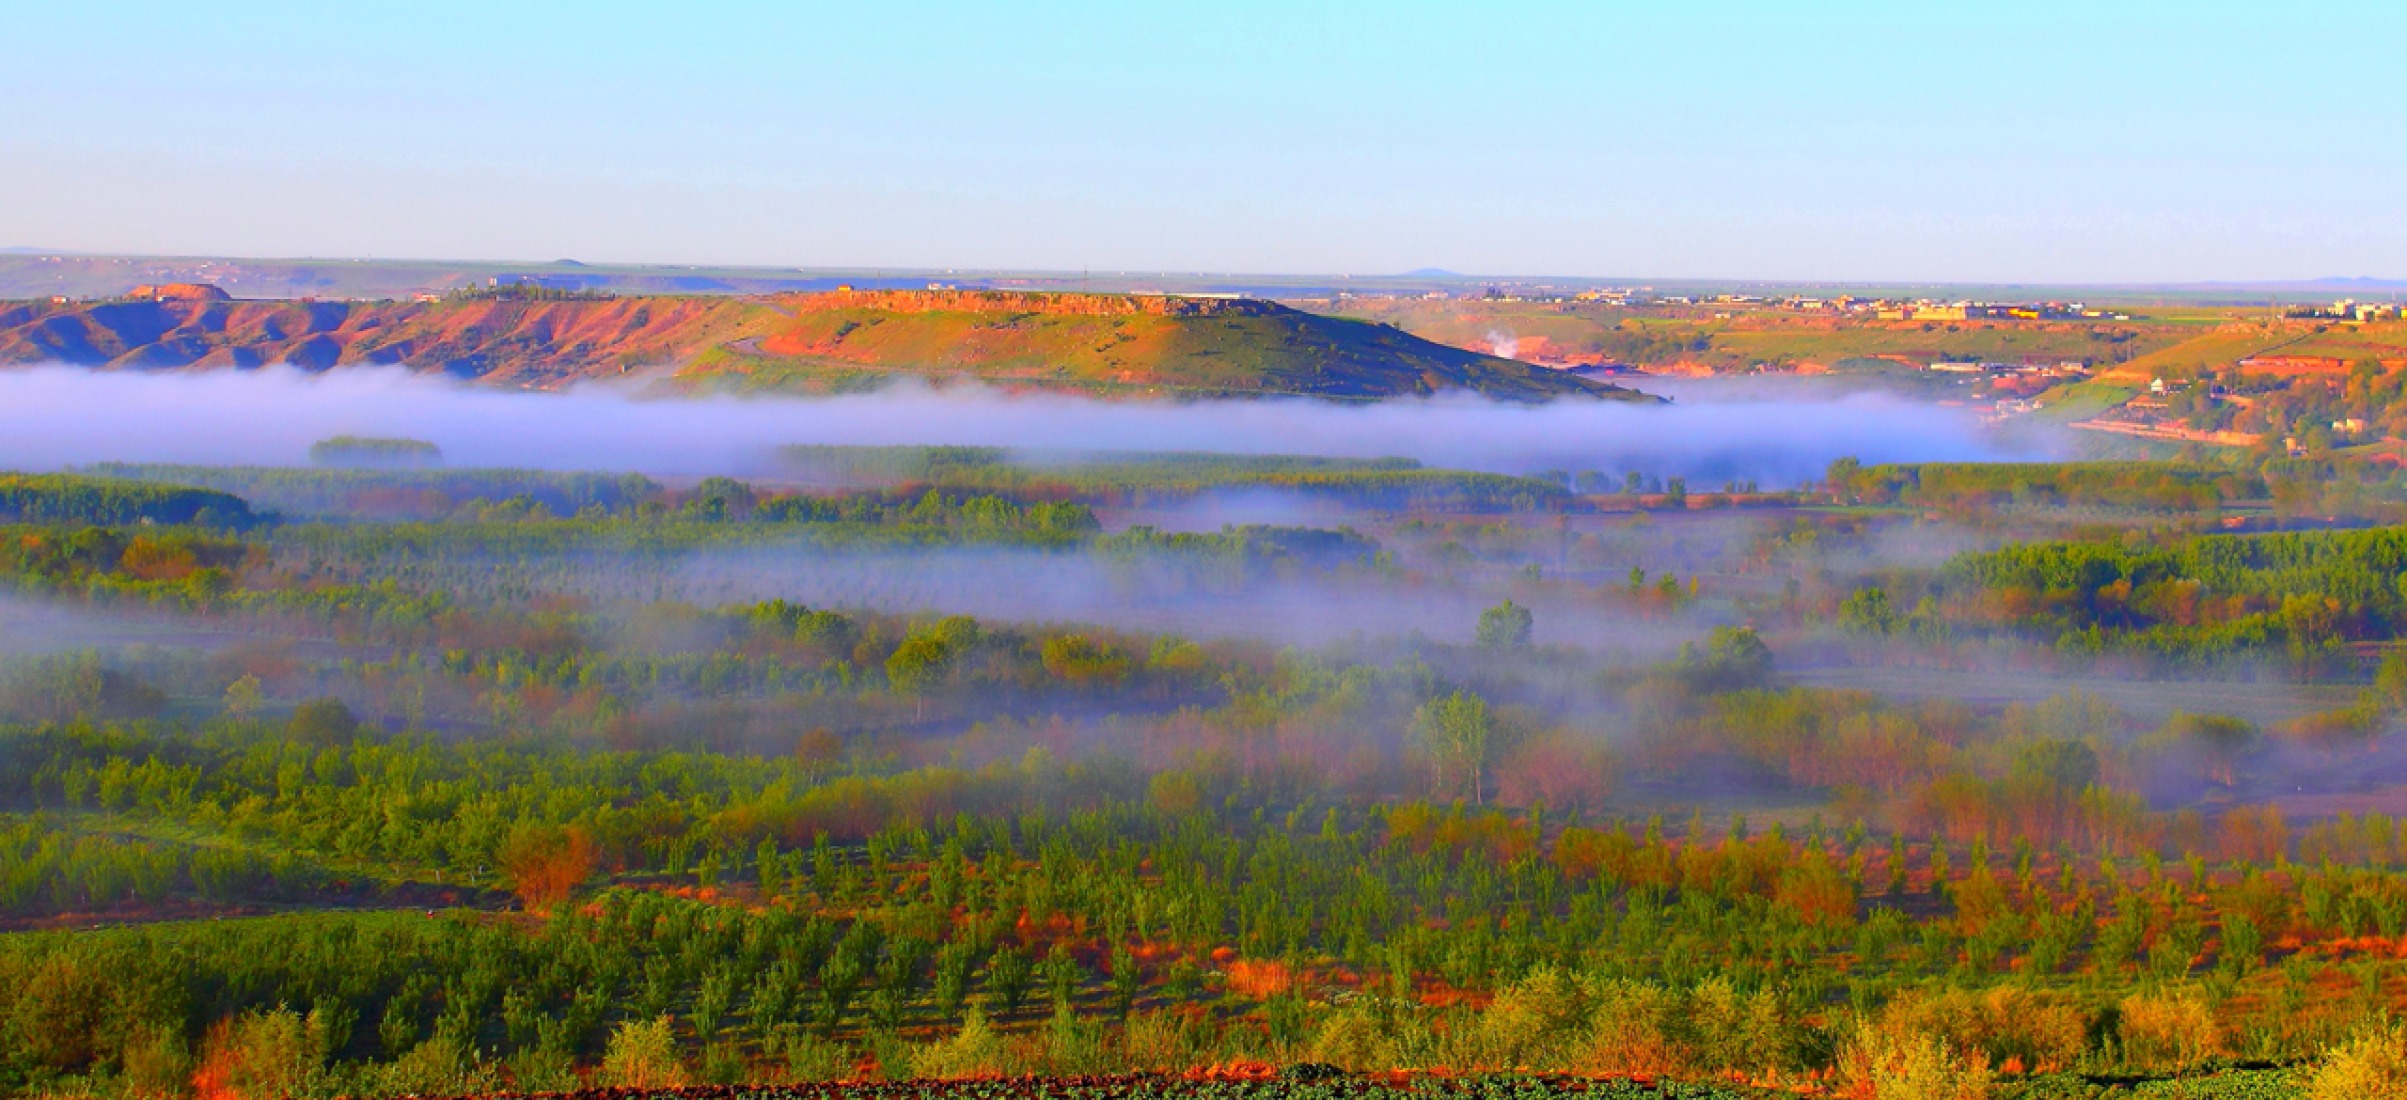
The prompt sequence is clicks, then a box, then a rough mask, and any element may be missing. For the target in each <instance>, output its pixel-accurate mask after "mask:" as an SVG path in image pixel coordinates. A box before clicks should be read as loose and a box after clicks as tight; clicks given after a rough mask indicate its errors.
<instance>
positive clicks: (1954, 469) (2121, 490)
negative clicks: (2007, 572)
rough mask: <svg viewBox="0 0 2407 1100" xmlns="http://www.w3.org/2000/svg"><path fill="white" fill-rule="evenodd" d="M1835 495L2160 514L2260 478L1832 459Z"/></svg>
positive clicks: (2258, 486)
mask: <svg viewBox="0 0 2407 1100" xmlns="http://www.w3.org/2000/svg"><path fill="white" fill-rule="evenodd" d="M1824 480H1825V484H1826V485H1827V487H1828V488H1829V491H1830V492H1831V493H1832V494H1833V495H1835V496H1837V497H1838V498H1839V499H1841V500H1843V501H1847V502H1853V503H1863V504H1908V505H1913V506H1917V507H1931V508H1939V509H1943V510H1948V511H1955V512H1977V511H2002V510H2007V509H2017V508H2019V509H2039V508H2115V509H2133V510H2145V511H2154V512H2167V513H2196V512H2199V511H2202V510H2205V511H2212V510H2213V509H2215V508H2216V507H2218V506H2220V505H2222V504H2225V503H2227V502H2230V501H2235V500H2255V499H2262V498H2263V497H2264V496H2265V494H2266V487H2265V481H2264V479H2263V478H2262V477H2260V476H2258V475H2255V474H2251V473H2248V472H2245V471H2240V470H2234V469H2228V468H2223V467H2215V466H2197V465H2184V464H2179V463H2162V462H2061V463H2006V462H1996V463H1991V462H1978V463H1976V462H1952V463H1943V462H1931V463H1921V464H1917V465H1896V466H1860V465H1857V464H1856V463H1854V462H1853V461H1850V460H1844V459H1843V460H1841V461H1839V462H1837V463H1834V464H1832V466H1831V468H1830V471H1829V473H1828V474H1827V475H1826V476H1825V479H1824Z"/></svg>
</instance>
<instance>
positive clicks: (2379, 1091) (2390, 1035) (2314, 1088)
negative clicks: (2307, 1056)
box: [2306, 1024, 2407, 1100]
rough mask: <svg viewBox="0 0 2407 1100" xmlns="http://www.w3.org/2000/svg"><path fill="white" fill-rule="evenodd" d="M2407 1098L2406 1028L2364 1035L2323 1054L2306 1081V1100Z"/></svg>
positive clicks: (2393, 1026) (2388, 1028) (2398, 1026)
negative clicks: (2378, 1097) (2380, 1097)
mask: <svg viewBox="0 0 2407 1100" xmlns="http://www.w3.org/2000/svg"><path fill="white" fill-rule="evenodd" d="M2376 1096H2407V1024H2390V1025H2387V1026H2384V1027H2379V1028H2375V1029H2372V1030H2369V1031H2365V1032H2362V1033H2360V1034H2358V1035H2357V1037H2355V1038H2353V1039H2350V1040H2349V1041H2348V1042H2346V1043H2343V1044H2341V1045H2340V1046H2337V1047H2334V1048H2332V1049H2331V1050H2328V1051H2326V1052H2324V1056H2323V1060H2322V1061H2321V1062H2320V1063H2318V1064H2317V1065H2316V1067H2315V1070H2314V1072H2313V1073H2311V1074H2309V1075H2308V1077H2307V1081H2306V1100H2363V1098H2365V1097H2376Z"/></svg>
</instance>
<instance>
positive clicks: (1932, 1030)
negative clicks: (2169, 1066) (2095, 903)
mask: <svg viewBox="0 0 2407 1100" xmlns="http://www.w3.org/2000/svg"><path fill="white" fill-rule="evenodd" d="M1880 1027H1881V1028H1882V1029H1883V1030H1885V1031H1888V1032H1890V1033H1891V1034H1894V1035H1906V1034H1921V1035H1930V1036H1933V1037H1936V1038H1938V1039H1940V1040H1941V1041H1943V1042H1945V1043H1947V1044H1948V1045H1949V1046H1950V1047H1952V1048H1954V1049H1957V1050H1964V1051H1979V1052H1980V1053H1981V1054H1982V1055H1983V1056H1985V1057H1987V1058H1988V1059H1989V1061H1990V1062H1991V1063H1992V1064H1994V1065H2009V1064H2012V1063H2019V1064H2021V1065H2023V1066H2025V1067H2027V1068H2029V1069H2031V1070H2034V1071H2038V1072H2046V1071H2049V1070H2055V1069H2061V1068H2063V1067H2065V1066H2066V1065H2069V1064H2070V1063H2071V1062H2072V1061H2073V1060H2074V1059H2075V1058H2078V1057H2080V1056H2081V1052H2082V1050H2083V1049H2084V1048H2086V1047H2087V1045H2088V1036H2089V1015H2088V1013H2086V1012H2084V1011H2082V1009H2081V1007H2080V1006H2079V1005H2076V1004H2074V1003H2072V1002H2071V1001H2069V1000H2067V999H2065V998H2064V997H2061V996H2058V995H2055V994H2051V993H2045V992H2033V991H2030V990H2025V989H2017V988H2013V987H2011V986H2001V987H1998V988H1996V989H1991V990H1987V991H1984V992H1976V991H1973V990H1965V989H1947V990H1940V991H1936V992H1929V993H1909V994H1906V995H1903V996H1900V997H1898V998H1897V999H1896V1000H1893V1001H1891V1002H1889V1005H1888V1007H1886V1008H1885V1009H1883V1010H1882V1011H1881V1014H1880Z"/></svg>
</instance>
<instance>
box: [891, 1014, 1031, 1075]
mask: <svg viewBox="0 0 2407 1100" xmlns="http://www.w3.org/2000/svg"><path fill="white" fill-rule="evenodd" d="M1018 1065H1019V1059H1018V1058H1017V1057H1016V1055H1015V1054H1014V1052H1013V1051H1012V1049H1011V1043H1010V1041H1009V1040H1008V1039H1006V1038H1004V1036H1003V1034H1002V1033H1001V1032H998V1031H996V1030H995V1029H994V1028H993V1027H992V1026H989V1025H988V1024H987V1022H986V1014H985V1013H983V1012H980V1011H978V1010H977V1009H975V1008H972V1009H970V1010H969V1014H968V1015H967V1016H965V1017H963V1019H962V1021H961V1031H960V1032H959V1033H957V1034H955V1035H954V1036H953V1037H952V1038H950V1039H943V1040H939V1041H937V1042H933V1043H929V1044H927V1045H925V1046H922V1047H920V1048H919V1050H918V1051H917V1052H916V1053H914V1054H913V1055H912V1056H911V1075H912V1076H914V1077H937V1078H948V1079H957V1078H964V1077H1003V1076H1008V1075H1010V1074H1011V1073H1013V1072H1016V1070H1017V1067H1018Z"/></svg>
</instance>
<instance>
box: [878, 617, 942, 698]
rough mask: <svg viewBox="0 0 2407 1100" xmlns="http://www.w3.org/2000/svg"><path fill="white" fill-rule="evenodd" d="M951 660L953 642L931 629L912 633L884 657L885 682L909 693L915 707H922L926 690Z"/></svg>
mask: <svg viewBox="0 0 2407 1100" xmlns="http://www.w3.org/2000/svg"><path fill="white" fill-rule="evenodd" d="M952 663H953V646H952V643H950V642H947V641H945V640H944V638H942V637H941V636H939V635H936V634H933V633H928V632H922V633H918V634H913V635H911V636H910V637H908V638H905V639H903V644H901V645H899V646H896V647H894V653H893V654H892V655H891V656H888V657H887V658H886V682H887V683H889V684H892V685H894V690H895V691H896V692H898V693H900V694H903V695H908V696H910V697H911V698H912V701H913V704H914V707H915V708H916V709H924V708H925V707H926V705H927V694H928V690H929V689H930V688H932V687H934V686H935V685H936V683H937V682H938V681H940V680H942V679H944V674H945V670H946V669H948V668H950V667H951V666H952Z"/></svg>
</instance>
